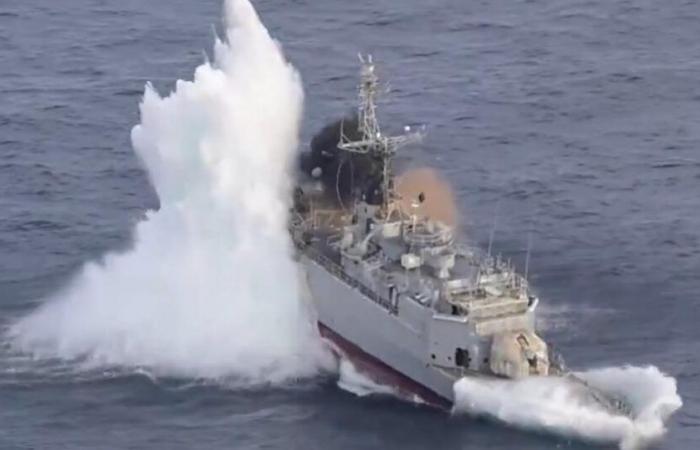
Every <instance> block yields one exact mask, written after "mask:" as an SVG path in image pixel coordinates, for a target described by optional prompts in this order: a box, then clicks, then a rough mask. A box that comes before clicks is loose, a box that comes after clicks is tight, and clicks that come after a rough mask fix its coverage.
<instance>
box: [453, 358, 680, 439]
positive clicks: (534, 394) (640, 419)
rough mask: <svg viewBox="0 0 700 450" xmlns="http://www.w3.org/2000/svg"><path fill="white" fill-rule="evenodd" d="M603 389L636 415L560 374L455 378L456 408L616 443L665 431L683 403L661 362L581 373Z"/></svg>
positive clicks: (656, 436) (517, 424)
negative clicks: (613, 407) (599, 401)
mask: <svg viewBox="0 0 700 450" xmlns="http://www.w3.org/2000/svg"><path fill="white" fill-rule="evenodd" d="M577 375H579V376H580V377H581V378H583V379H584V380H586V382H588V383H589V384H590V385H592V386H594V387H595V388H598V389H600V390H602V391H603V392H607V393H611V394H615V395H618V396H621V397H622V398H624V399H625V400H626V401H627V403H628V404H629V406H630V407H631V408H632V417H626V416H622V415H614V414H611V413H609V412H607V411H605V410H604V409H602V408H601V407H599V406H597V405H595V404H592V403H591V402H590V400H589V399H587V398H586V397H585V396H582V395H580V391H579V389H577V387H575V386H573V385H572V384H571V383H568V382H566V381H565V380H563V379H561V378H555V377H547V378H534V377H533V378H527V379H523V380H519V381H509V380H486V379H476V378H463V379H461V380H459V381H458V382H457V383H455V386H454V390H455V412H458V413H459V412H462V413H468V414H472V415H477V416H485V417H489V418H492V419H496V420H498V421H501V422H504V423H506V424H509V425H513V426H515V427H518V428H523V429H531V430H535V431H539V432H548V433H554V434H557V435H561V436H566V437H572V438H577V439H582V440H585V441H591V442H596V443H616V444H618V445H619V446H620V447H621V448H622V449H626V450H627V449H636V448H640V447H643V446H645V445H648V444H650V443H653V442H654V441H656V440H658V439H660V438H661V437H662V436H663V434H664V433H665V431H666V430H665V426H664V422H665V421H666V420H667V419H668V418H669V417H670V416H671V414H673V412H675V411H676V410H677V409H678V408H680V407H681V406H682V401H681V398H680V396H679V395H678V393H677V390H676V380H675V379H674V378H672V377H670V376H668V375H665V374H663V373H661V372H660V371H659V370H658V369H657V368H656V367H653V366H650V367H631V366H628V367H611V368H605V369H597V370H589V371H585V372H580V373H578V374H577Z"/></svg>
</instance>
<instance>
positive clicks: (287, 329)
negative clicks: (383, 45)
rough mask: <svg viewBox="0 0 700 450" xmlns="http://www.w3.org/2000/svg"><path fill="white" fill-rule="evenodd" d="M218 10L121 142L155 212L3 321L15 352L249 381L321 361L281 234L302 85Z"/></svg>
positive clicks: (270, 43)
mask: <svg viewBox="0 0 700 450" xmlns="http://www.w3.org/2000/svg"><path fill="white" fill-rule="evenodd" d="M224 15H225V25H226V31H225V39H217V40H216V42H215V45H214V53H213V54H214V57H213V60H212V61H211V62H206V63H204V64H202V65H200V66H199V67H197V69H196V70H195V73H194V78H193V80H192V81H182V80H180V81H178V82H177V84H176V87H175V89H174V91H173V92H172V93H171V94H169V95H168V96H166V97H161V96H160V95H159V94H158V93H157V92H156V91H155V89H154V88H153V87H152V86H151V85H147V86H146V89H145V93H144V96H143V101H142V103H141V105H140V115H141V123H140V124H139V125H137V126H135V127H134V128H133V130H132V133H131V138H132V144H133V147H134V150H135V152H136V154H137V155H138V157H139V158H140V159H141V160H142V162H143V164H144V166H145V168H146V169H147V171H148V174H149V177H150V180H151V183H152V185H153V186H154V188H155V190H156V193H157V194H158V197H159V199H160V209H159V210H158V211H151V212H149V213H148V214H147V217H146V218H145V220H144V221H142V222H141V223H139V224H138V225H137V227H136V229H135V232H134V237H135V238H134V245H133V248H132V249H131V250H130V251H127V252H125V253H122V254H109V255H107V256H105V257H104V259H103V261H102V262H100V263H90V264H87V265H86V266H85V267H84V268H83V270H82V272H81V273H80V274H79V275H78V276H77V277H76V278H75V279H74V280H73V281H72V283H71V284H70V285H69V286H68V287H67V288H66V289H64V291H63V292H61V293H60V294H58V295H57V296H56V298H53V299H50V301H48V302H47V303H45V304H44V306H42V307H40V308H39V309H38V310H37V311H35V312H34V313H32V314H30V315H29V316H28V317H26V318H24V319H23V320H21V321H20V322H19V323H17V324H15V325H14V327H13V328H12V330H11V334H12V337H13V338H14V342H15V343H16V345H17V346H18V347H19V348H20V349H22V350H24V351H28V352H32V353H33V354H34V355H37V356H40V357H41V356H47V357H59V358H62V359H73V358H78V359H82V360H88V361H90V362H92V363H96V364H100V365H101V364H109V365H121V366H143V367H148V368H150V369H154V370H156V371H157V373H164V374H168V375H176V376H194V377H206V378H211V377H233V378H236V379H240V380H244V381H246V382H252V383H260V382H280V381H283V380H287V379H290V378H296V377H299V376H305V375H312V374H314V373H315V372H316V371H317V370H318V368H319V366H320V365H322V364H323V360H324V355H325V353H324V351H323V349H322V346H321V344H320V340H319V339H318V337H317V334H316V332H315V328H314V326H313V325H312V321H311V320H310V318H309V314H308V311H307V307H306V306H305V302H304V301H302V296H301V294H300V292H301V291H300V279H299V274H298V272H297V268H296V266H295V264H294V262H293V260H292V258H291V243H290V240H289V237H288V233H287V231H286V224H287V210H288V199H289V197H290V196H289V190H290V186H291V181H290V176H289V175H288V172H289V171H290V164H291V162H292V161H293V160H294V159H295V158H296V154H295V152H296V148H297V135H298V129H299V123H300V117H301V114H302V104H303V90H302V86H301V81H300V78H299V75H298V73H297V71H296V70H295V69H294V68H293V67H292V66H291V65H290V64H289V63H288V62H287V61H286V59H285V57H284V55H283V54H282V51H281V49H280V47H279V45H278V44H277V42H275V41H274V40H273V39H272V38H271V37H270V35H269V34H268V31H267V30H266V29H265V27H264V26H263V25H262V24H261V22H260V20H259V18H258V15H257V13H256V12H255V10H254V9H253V7H252V6H251V5H250V3H249V2H248V1H247V0H228V1H226V2H225V7H224Z"/></svg>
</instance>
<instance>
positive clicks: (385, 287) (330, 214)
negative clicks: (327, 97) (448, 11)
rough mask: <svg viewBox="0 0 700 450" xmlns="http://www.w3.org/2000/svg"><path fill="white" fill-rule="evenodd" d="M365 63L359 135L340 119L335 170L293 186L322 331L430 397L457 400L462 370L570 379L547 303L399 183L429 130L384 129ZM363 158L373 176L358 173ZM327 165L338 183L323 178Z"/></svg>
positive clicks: (374, 371)
mask: <svg viewBox="0 0 700 450" xmlns="http://www.w3.org/2000/svg"><path fill="white" fill-rule="evenodd" d="M361 63H362V68H361V73H360V76H361V81H360V88H359V100H360V102H359V103H360V106H359V108H358V110H357V117H356V118H353V119H354V121H353V122H354V124H353V126H354V128H353V130H352V133H347V129H346V127H345V126H344V124H343V123H342V122H341V124H340V128H339V133H338V142H337V154H336V155H335V157H336V159H337V161H336V163H335V165H328V166H326V167H325V168H324V167H321V166H320V165H319V166H316V167H308V171H307V173H306V174H305V176H303V177H302V179H301V180H300V183H299V186H298V188H297V190H296V193H295V204H294V210H293V219H292V224H291V233H292V237H293V240H294V243H295V246H296V248H297V250H298V257H299V260H300V262H301V263H302V266H303V267H304V271H305V274H306V281H307V285H308V288H309V290H310V293H311V296H312V298H313V301H314V305H315V310H316V312H317V314H318V324H319V329H320V331H321V333H322V335H323V336H324V337H326V338H327V339H328V340H329V341H330V342H332V344H333V345H334V347H335V349H336V351H337V352H338V353H341V354H343V355H345V356H347V357H349V358H350V359H352V360H353V361H354V362H355V364H356V365H358V366H359V368H360V369H365V370H366V371H367V372H369V373H370V374H371V375H372V376H374V377H375V378H376V379H377V381H380V382H384V383H390V384H393V385H394V386H396V387H398V388H399V389H400V390H401V391H402V392H404V393H406V394H410V395H417V396H418V397H420V398H421V399H422V400H423V401H426V402H428V403H432V404H439V405H449V404H451V403H452V399H453V385H454V383H455V381H456V380H458V379H459V378H461V377H464V376H477V377H502V378H511V379H518V378H522V377H527V376H548V375H565V372H564V370H563V368H562V367H561V365H560V364H554V363H552V362H550V352H549V350H548V347H547V344H546V343H545V342H544V341H543V340H542V339H541V338H540V337H539V336H538V335H537V333H536V331H535V311H536V308H537V304H538V299H537V297H536V295H535V294H534V293H533V292H532V291H531V290H530V288H529V286H528V282H527V280H526V278H525V277H523V276H522V275H520V274H519V273H517V272H516V270H514V267H513V266H512V265H510V264H509V263H507V262H505V261H503V260H501V259H500V258H494V257H492V255H491V254H490V252H489V253H488V254H485V255H484V254H483V253H482V252H481V251H479V250H478V249H474V248H471V247H469V246H467V245H464V244H463V243H462V241H461V240H460V237H459V236H457V235H455V230H454V229H453V228H452V227H451V226H449V225H447V224H445V223H443V222H440V221H439V220H435V219H433V218H431V217H428V216H426V215H424V214H421V204H422V203H423V202H425V201H426V198H425V195H424V194H423V193H420V194H418V195H416V197H415V198H410V199H405V198H401V196H400V195H399V194H398V193H397V191H396V190H395V187H394V183H395V177H394V173H393V164H392V161H393V157H394V155H395V154H396V151H397V150H398V149H399V148H400V147H402V146H404V145H406V144H408V143H411V142H416V141H418V140H420V139H421V133H420V132H413V131H411V130H410V129H409V128H407V129H405V131H406V133H405V134H403V135H399V136H388V135H385V134H384V133H383V131H382V130H381V128H380V126H379V122H378V119H377V108H376V103H375V99H376V96H377V92H378V80H377V75H376V73H375V66H374V63H373V61H372V59H371V57H367V58H361ZM349 134H352V136H351V137H350V136H349ZM331 156H333V155H331ZM329 157H330V156H329ZM358 161H362V162H364V164H363V165H362V167H364V168H365V171H366V172H368V173H369V175H368V174H364V175H365V176H363V177H359V176H356V174H354V173H353V170H354V165H359V164H356V163H357V162H358ZM329 167H331V168H332V170H334V171H337V174H336V177H335V180H336V184H335V186H333V184H332V183H328V182H326V183H325V184H324V183H322V182H321V180H322V179H324V175H327V174H323V170H328V168H329ZM343 167H346V169H345V170H346V171H349V173H350V174H351V175H350V178H349V179H350V181H349V182H345V183H344V185H343V188H342V190H343V191H345V192H341V187H340V183H341V180H340V178H341V176H340V174H341V172H342V171H343ZM348 167H349V169H348ZM368 168H369V169H368ZM328 179H329V178H328V177H326V178H325V180H328ZM330 179H331V180H333V179H334V178H333V177H330ZM355 180H357V181H355ZM334 191H335V192H334ZM572 378H573V379H574V380H576V379H575V377H572ZM574 382H575V383H577V384H579V385H580V386H581V389H582V390H585V391H586V392H588V394H587V395H590V397H591V398H592V399H593V400H595V401H598V402H599V403H603V404H604V405H605V406H606V407H612V406H614V405H613V403H614V402H613V401H612V400H610V399H607V398H604V397H603V396H602V394H600V393H598V392H596V391H594V390H592V389H588V388H587V387H586V386H585V384H583V383H582V382H580V381H578V380H576V381H574Z"/></svg>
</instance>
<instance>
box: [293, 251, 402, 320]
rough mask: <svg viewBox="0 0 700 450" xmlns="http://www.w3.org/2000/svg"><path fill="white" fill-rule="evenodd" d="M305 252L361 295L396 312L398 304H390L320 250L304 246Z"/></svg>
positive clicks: (391, 311)
mask: <svg viewBox="0 0 700 450" xmlns="http://www.w3.org/2000/svg"><path fill="white" fill-rule="evenodd" d="M306 254H307V255H309V256H310V257H311V259H313V260H314V261H315V262H316V263H318V264H320V265H321V266H323V267H324V268H325V269H326V270H328V271H329V272H330V273H332V274H333V275H335V276H336V277H337V278H340V279H341V280H342V281H343V282H345V283H346V284H348V285H349V286H351V287H353V288H355V289H357V290H358V291H360V293H362V295H364V296H365V297H367V298H369V299H370V300H372V301H373V302H374V303H376V304H378V305H379V306H381V307H382V308H384V309H386V310H387V311H389V312H390V313H392V314H397V313H398V305H395V304H392V302H391V301H389V300H388V299H386V298H384V297H382V296H380V295H378V294H377V293H376V292H375V291H373V290H372V289H370V288H368V287H367V286H365V285H364V284H363V283H361V282H360V281H358V280H357V279H355V278H353V277H351V276H350V275H348V274H347V273H346V272H345V271H344V270H343V268H342V267H341V266H340V265H339V264H337V263H336V262H334V261H333V260H332V259H330V258H329V257H328V256H326V255H324V254H322V253H321V252H319V251H317V250H316V249H314V248H312V247H307V248H306Z"/></svg>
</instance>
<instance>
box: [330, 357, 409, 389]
mask: <svg viewBox="0 0 700 450" xmlns="http://www.w3.org/2000/svg"><path fill="white" fill-rule="evenodd" d="M338 387H339V388H341V389H343V390H344V391H347V392H350V393H352V394H355V395H357V396H358V397H366V396H368V395H377V394H382V395H392V396H395V397H399V394H398V392H397V391H396V390H395V389H394V388H393V387H391V386H387V385H384V384H380V383H377V382H376V381H374V380H373V379H372V378H370V377H369V376H368V375H366V374H364V373H362V372H360V371H359V370H358V369H357V368H356V367H355V366H354V365H353V363H352V362H350V360H348V359H347V358H340V361H339V363H338Z"/></svg>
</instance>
